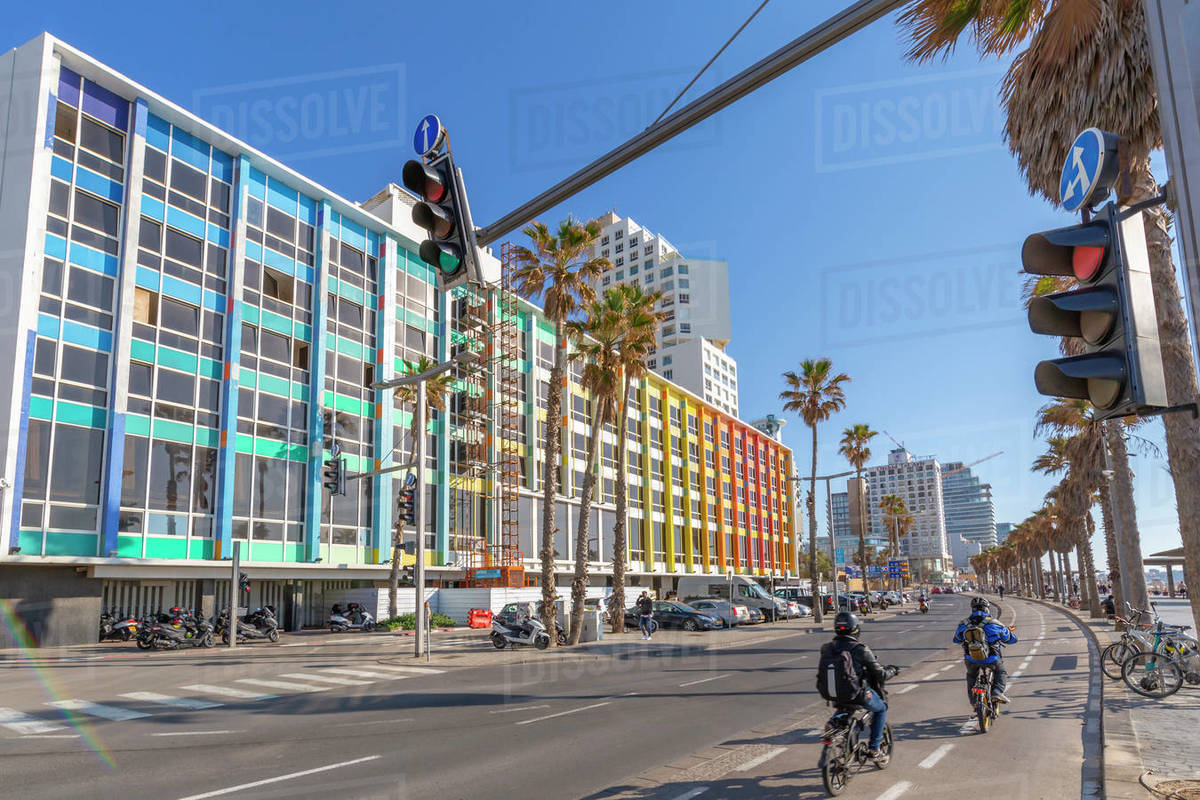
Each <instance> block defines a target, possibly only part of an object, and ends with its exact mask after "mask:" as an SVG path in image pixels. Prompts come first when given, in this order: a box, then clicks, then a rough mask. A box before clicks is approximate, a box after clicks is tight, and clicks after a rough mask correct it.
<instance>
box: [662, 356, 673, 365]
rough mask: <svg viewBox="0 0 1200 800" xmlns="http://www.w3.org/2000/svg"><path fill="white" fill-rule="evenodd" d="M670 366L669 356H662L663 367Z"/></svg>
mask: <svg viewBox="0 0 1200 800" xmlns="http://www.w3.org/2000/svg"><path fill="white" fill-rule="evenodd" d="M670 365H671V356H663V366H664V367H669V366H670Z"/></svg>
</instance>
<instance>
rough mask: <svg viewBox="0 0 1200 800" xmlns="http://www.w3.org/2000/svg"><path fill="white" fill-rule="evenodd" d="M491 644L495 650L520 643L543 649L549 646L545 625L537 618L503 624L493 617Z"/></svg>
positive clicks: (517, 645)
mask: <svg viewBox="0 0 1200 800" xmlns="http://www.w3.org/2000/svg"><path fill="white" fill-rule="evenodd" d="M561 638H562V637H560V639H561ZM492 645H493V646H494V647H495V648H496V649H497V650H503V649H504V648H506V647H513V648H516V647H519V646H522V645H533V646H534V647H536V648H537V649H538V650H545V649H546V648H547V647H549V646H550V634H549V633H547V632H546V626H545V625H543V624H542V623H541V621H540V620H538V619H534V618H529V619H523V620H517V621H516V622H514V623H512V624H511V625H505V624H503V623H502V622H500V621H499V620H497V619H494V618H493V619H492Z"/></svg>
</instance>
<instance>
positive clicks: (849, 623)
mask: <svg viewBox="0 0 1200 800" xmlns="http://www.w3.org/2000/svg"><path fill="white" fill-rule="evenodd" d="M858 631H859V625H858V617H857V616H856V615H855V614H854V613H853V612H850V611H839V612H838V615H837V616H836V617H834V619H833V632H834V633H836V634H838V635H839V636H857V635H858Z"/></svg>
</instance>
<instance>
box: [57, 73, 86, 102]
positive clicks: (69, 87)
mask: <svg viewBox="0 0 1200 800" xmlns="http://www.w3.org/2000/svg"><path fill="white" fill-rule="evenodd" d="M81 83H83V79H82V78H80V77H79V73H77V72H74V71H72V70H69V69H67V68H66V67H60V68H59V70H58V99H59V100H62V101H63V102H64V103H66V104H67V105H69V106H75V107H76V108H78V107H79V86H80V84H81Z"/></svg>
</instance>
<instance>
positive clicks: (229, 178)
mask: <svg viewBox="0 0 1200 800" xmlns="http://www.w3.org/2000/svg"><path fill="white" fill-rule="evenodd" d="M212 174H213V175H215V176H217V177H218V178H220V179H221V180H223V181H225V182H226V183H233V156H231V155H229V154H228V153H222V152H221V151H220V150H218V149H217V148H215V147H214V148H213V150H212Z"/></svg>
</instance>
